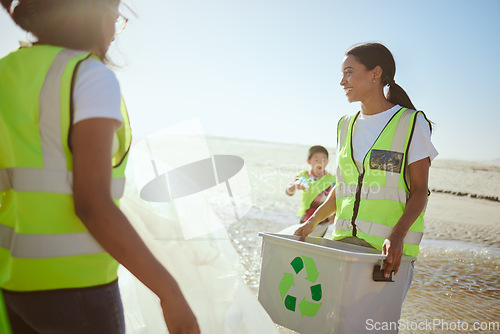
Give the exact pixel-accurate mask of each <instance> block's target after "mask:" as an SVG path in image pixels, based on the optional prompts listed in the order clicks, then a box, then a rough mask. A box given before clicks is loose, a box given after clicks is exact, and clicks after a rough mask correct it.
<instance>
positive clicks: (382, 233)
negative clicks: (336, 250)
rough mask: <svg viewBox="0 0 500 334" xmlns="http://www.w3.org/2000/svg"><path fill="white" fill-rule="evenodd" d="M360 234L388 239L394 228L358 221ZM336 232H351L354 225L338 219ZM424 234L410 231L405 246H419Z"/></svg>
mask: <svg viewBox="0 0 500 334" xmlns="http://www.w3.org/2000/svg"><path fill="white" fill-rule="evenodd" d="M356 228H357V229H358V232H361V233H364V234H368V235H372V236H375V237H379V238H382V239H386V238H387V237H388V236H389V235H390V234H391V232H392V226H387V225H383V224H377V223H374V222H369V221H365V220H358V219H357V220H356ZM334 229H335V231H350V230H352V224H351V220H350V219H336V220H335V223H334ZM423 235H424V234H423V233H422V232H415V231H408V233H407V234H406V237H405V239H404V243H405V244H409V245H419V244H420V241H421V240H422V237H423Z"/></svg>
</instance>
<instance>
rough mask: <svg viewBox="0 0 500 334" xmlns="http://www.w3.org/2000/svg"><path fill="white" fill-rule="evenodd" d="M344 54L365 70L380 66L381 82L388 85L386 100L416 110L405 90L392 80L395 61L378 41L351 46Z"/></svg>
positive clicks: (394, 72)
mask: <svg viewBox="0 0 500 334" xmlns="http://www.w3.org/2000/svg"><path fill="white" fill-rule="evenodd" d="M346 56H354V57H356V59H357V60H358V61H359V62H360V63H361V64H363V65H365V67H366V69H367V70H373V69H374V68H375V67H376V66H377V65H378V66H380V67H381V68H382V83H383V84H384V86H389V91H388V93H387V97H386V98H387V100H388V101H389V102H391V103H393V104H399V105H400V106H403V107H406V108H409V109H413V110H416V108H415V106H414V105H413V103H412V102H411V100H410V97H409V96H408V94H406V92H405V90H404V89H403V88H402V87H401V86H400V85H398V84H396V83H395V82H394V75H395V74H396V63H395V62H394V57H393V56H392V53H391V51H389V49H387V48H386V47H385V46H384V45H382V44H380V43H365V44H360V45H356V46H354V47H352V48H351V49H349V50H348V51H347V52H346Z"/></svg>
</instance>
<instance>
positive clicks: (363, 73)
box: [340, 55, 376, 102]
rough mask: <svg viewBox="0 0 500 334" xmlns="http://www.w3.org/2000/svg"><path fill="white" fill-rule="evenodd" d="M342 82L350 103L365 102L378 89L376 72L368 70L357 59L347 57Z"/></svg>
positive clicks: (343, 67)
mask: <svg viewBox="0 0 500 334" xmlns="http://www.w3.org/2000/svg"><path fill="white" fill-rule="evenodd" d="M341 69H342V80H341V81H340V85H341V86H342V87H344V91H345V94H346V96H347V100H348V101H349V102H356V101H363V100H365V99H366V98H367V97H368V96H370V95H371V94H373V92H374V90H375V89H376V81H375V74H374V70H375V69H373V70H370V71H369V70H367V69H366V67H365V65H363V64H361V63H360V62H359V61H358V60H357V59H356V57H354V56H351V55H349V56H347V57H345V59H344V61H343V62H342V68H341Z"/></svg>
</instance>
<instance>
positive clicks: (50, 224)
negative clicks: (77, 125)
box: [0, 45, 131, 291]
mask: <svg viewBox="0 0 500 334" xmlns="http://www.w3.org/2000/svg"><path fill="white" fill-rule="evenodd" d="M89 57H95V56H94V55H92V54H91V53H89V52H85V51H77V50H70V49H64V48H60V47H54V46H48V45H38V46H33V47H30V48H21V49H19V50H17V51H15V52H12V53H10V54H9V55H7V56H6V57H4V58H2V59H0V194H1V201H0V287H2V288H4V289H7V290H12V291H36V290H51V289H62V288H78V287H88V286H95V285H101V284H106V283H109V282H112V281H113V280H115V279H116V278H117V267H118V263H117V262H116V261H115V260H114V259H113V258H112V257H111V256H110V255H109V254H108V253H107V252H106V251H105V250H104V249H103V248H102V247H101V246H100V245H99V243H97V241H96V240H95V239H94V238H93V237H92V235H90V233H89V232H88V231H87V229H86V228H85V226H84V225H83V223H82V222H81V221H80V219H79V218H78V217H77V216H76V214H75V210H74V203H73V190H72V184H73V176H72V170H73V159H72V153H71V148H70V145H69V141H68V140H69V133H70V131H71V124H72V113H73V110H72V106H73V102H72V89H73V86H74V81H75V77H76V72H77V69H78V66H79V65H80V64H81V62H82V61H84V60H85V59H87V58H89ZM121 113H122V117H123V125H122V126H121V128H120V129H119V130H118V131H117V132H116V136H117V137H118V142H119V147H118V149H117V150H116V152H115V153H114V156H113V160H112V162H111V163H110V168H112V176H113V178H112V186H111V188H112V189H111V192H112V196H113V198H114V200H115V203H116V204H118V200H119V198H120V197H121V196H122V194H123V190H124V186H125V178H124V171H125V165H126V158H127V153H128V150H129V148H130V143H131V133H130V125H129V119H128V115H127V112H126V109H125V104H124V103H123V100H122V106H121Z"/></svg>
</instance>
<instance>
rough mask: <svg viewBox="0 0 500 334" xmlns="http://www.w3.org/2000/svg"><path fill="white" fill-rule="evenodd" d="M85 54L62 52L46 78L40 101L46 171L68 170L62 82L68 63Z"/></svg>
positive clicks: (40, 125) (82, 52)
mask: <svg viewBox="0 0 500 334" xmlns="http://www.w3.org/2000/svg"><path fill="white" fill-rule="evenodd" d="M85 53H88V52H85V51H77V50H71V49H63V50H61V51H60V52H59V53H58V54H57V56H56V57H55V58H54V61H53V62H52V65H51V66H50V69H49V71H48V72H47V75H46V76H45V81H44V83H43V86H42V89H41V91H40V95H39V99H38V103H39V116H40V119H39V127H40V140H41V143H42V152H43V167H44V168H45V169H61V168H62V167H64V169H66V154H65V153H64V149H63V143H62V138H61V82H62V76H63V73H64V70H65V69H66V66H67V65H68V62H69V61H70V60H71V59H73V58H75V57H78V56H81V55H83V54H85ZM68 89H69V87H68Z"/></svg>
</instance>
